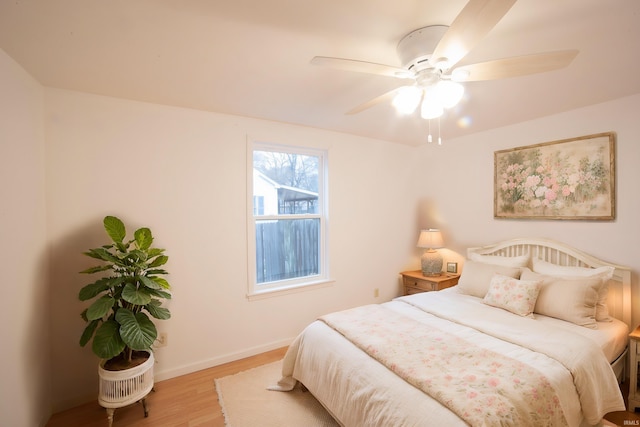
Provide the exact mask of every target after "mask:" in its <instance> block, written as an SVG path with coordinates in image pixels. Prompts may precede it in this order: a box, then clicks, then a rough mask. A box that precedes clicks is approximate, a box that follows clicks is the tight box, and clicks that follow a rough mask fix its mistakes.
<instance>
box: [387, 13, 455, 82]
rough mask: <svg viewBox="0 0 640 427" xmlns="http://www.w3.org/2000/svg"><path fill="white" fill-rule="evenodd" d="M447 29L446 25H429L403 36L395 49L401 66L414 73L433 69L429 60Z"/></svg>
mask: <svg viewBox="0 0 640 427" xmlns="http://www.w3.org/2000/svg"><path fill="white" fill-rule="evenodd" d="M448 29H449V27H448V26H447V25H430V26H428V27H423V28H420V29H417V30H414V31H412V32H410V33H409V34H407V35H406V36H404V37H403V38H402V40H400V43H398V47H397V51H398V57H399V58H400V63H401V64H402V66H403V67H404V68H406V69H408V70H410V71H413V72H414V73H418V72H420V71H422V70H424V69H427V68H433V66H432V65H430V64H429V59H430V58H431V55H432V54H433V51H434V50H435V49H436V46H437V45H438V43H439V42H440V40H441V39H442V37H443V36H444V33H445V32H446V31H447V30H448Z"/></svg>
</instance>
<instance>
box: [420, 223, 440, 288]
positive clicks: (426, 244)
mask: <svg viewBox="0 0 640 427" xmlns="http://www.w3.org/2000/svg"><path fill="white" fill-rule="evenodd" d="M443 246H444V242H443V240H442V233H440V230H437V229H435V228H430V229H428V230H421V231H420V237H419V238H418V247H419V248H424V249H426V250H425V251H424V253H423V254H422V258H420V261H421V265H422V275H423V276H439V275H440V273H441V272H442V255H440V253H438V251H437V250H436V249H437V248H441V247H443Z"/></svg>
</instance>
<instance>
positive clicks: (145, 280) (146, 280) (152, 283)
mask: <svg viewBox="0 0 640 427" xmlns="http://www.w3.org/2000/svg"><path fill="white" fill-rule="evenodd" d="M156 279H158V278H157V277H147V276H140V277H138V280H140V282H141V283H142V284H143V285H144V286H146V287H147V288H150V289H160V288H161V287H162V286H161V285H160V283H157V282H156Z"/></svg>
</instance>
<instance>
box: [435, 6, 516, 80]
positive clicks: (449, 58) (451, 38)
mask: <svg viewBox="0 0 640 427" xmlns="http://www.w3.org/2000/svg"><path fill="white" fill-rule="evenodd" d="M515 2H516V0H470V1H469V3H467V5H466V6H465V7H464V9H462V12H460V14H458V16H457V17H456V19H454V21H453V23H452V24H451V26H449V29H448V30H447V32H446V33H445V34H444V36H443V37H442V39H441V40H440V42H439V43H438V45H437V46H436V48H435V50H434V52H433V54H432V55H431V59H430V62H431V64H432V65H433V66H436V65H438V67H439V68H441V69H445V70H447V69H449V68H451V67H453V65H454V64H456V63H458V61H460V60H461V59H462V58H463V57H464V56H465V55H466V54H467V53H469V51H470V50H471V49H473V48H474V47H475V46H476V44H478V42H479V41H480V40H482V39H483V38H484V37H485V36H486V35H487V34H488V33H489V31H491V29H492V28H493V27H495V25H496V24H497V23H498V22H499V21H500V20H501V19H502V17H503V16H504V15H506V13H507V12H508V11H509V9H511V6H513V5H514V3H515Z"/></svg>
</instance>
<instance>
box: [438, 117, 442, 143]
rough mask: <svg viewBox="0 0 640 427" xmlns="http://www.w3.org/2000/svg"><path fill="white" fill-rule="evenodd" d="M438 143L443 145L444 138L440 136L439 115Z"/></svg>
mask: <svg viewBox="0 0 640 427" xmlns="http://www.w3.org/2000/svg"><path fill="white" fill-rule="evenodd" d="M438 145H442V138H440V117H438Z"/></svg>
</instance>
